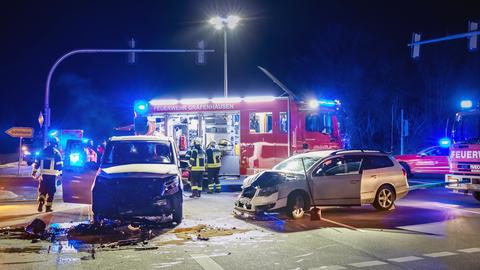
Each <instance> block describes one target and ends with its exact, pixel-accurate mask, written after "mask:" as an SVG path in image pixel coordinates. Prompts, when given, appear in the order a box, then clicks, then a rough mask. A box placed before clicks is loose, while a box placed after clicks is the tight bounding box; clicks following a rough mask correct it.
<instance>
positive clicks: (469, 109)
mask: <svg viewBox="0 0 480 270" xmlns="http://www.w3.org/2000/svg"><path fill="white" fill-rule="evenodd" d="M461 107H462V109H463V110H462V111H460V112H458V113H457V114H456V116H455V121H454V125H453V129H452V145H451V146H450V158H449V163H450V173H449V174H447V175H445V181H446V183H447V186H446V187H447V188H449V189H451V190H453V191H455V192H463V193H466V194H467V193H471V194H472V195H473V197H475V199H477V200H478V201H480V108H479V107H478V106H477V107H476V108H474V107H473V106H472V101H470V100H466V101H462V102H461Z"/></svg>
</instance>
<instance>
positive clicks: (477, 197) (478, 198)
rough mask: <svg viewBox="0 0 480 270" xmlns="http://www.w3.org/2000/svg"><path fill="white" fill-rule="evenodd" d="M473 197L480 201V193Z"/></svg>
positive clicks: (477, 192)
mask: <svg viewBox="0 0 480 270" xmlns="http://www.w3.org/2000/svg"><path fill="white" fill-rule="evenodd" d="M473 197H474V198H475V199H477V201H480V191H476V192H473Z"/></svg>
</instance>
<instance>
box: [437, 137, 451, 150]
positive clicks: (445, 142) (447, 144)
mask: <svg viewBox="0 0 480 270" xmlns="http://www.w3.org/2000/svg"><path fill="white" fill-rule="evenodd" d="M438 144H439V145H440V147H443V148H448V147H450V145H451V144H452V141H451V140H450V138H441V139H440V140H439V141H438Z"/></svg>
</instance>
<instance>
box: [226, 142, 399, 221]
mask: <svg viewBox="0 0 480 270" xmlns="http://www.w3.org/2000/svg"><path fill="white" fill-rule="evenodd" d="M305 171H306V175H305ZM306 179H308V182H307V181H306ZM407 192H408V182H407V178H406V173H405V171H404V170H403V168H402V167H401V165H400V164H399V163H398V162H397V161H396V160H395V159H394V158H393V157H391V156H388V155H387V154H384V153H382V152H379V151H368V150H339V151H316V152H310V153H304V154H299V155H295V156H293V157H290V158H288V159H286V160H284V161H283V162H281V163H279V164H278V165H276V166H275V167H273V168H272V170H267V171H263V172H260V173H258V174H255V175H252V176H250V177H248V178H246V179H245V181H244V183H243V186H242V193H241V194H240V195H239V197H238V199H237V200H236V202H235V207H234V213H235V214H237V215H241V216H251V215H255V214H258V213H261V212H269V211H278V210H284V211H285V212H286V213H287V214H288V215H289V216H290V217H291V218H295V219H296V218H302V217H303V216H304V213H305V212H306V211H308V210H309V209H310V207H311V206H312V205H317V206H352V205H362V204H372V205H373V206H374V207H375V208H376V209H377V210H389V209H391V208H392V207H393V205H394V202H395V200H396V199H399V198H402V197H404V196H405V195H406V194H407Z"/></svg>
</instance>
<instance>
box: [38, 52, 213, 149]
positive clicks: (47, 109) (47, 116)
mask: <svg viewBox="0 0 480 270" xmlns="http://www.w3.org/2000/svg"><path fill="white" fill-rule="evenodd" d="M210 52H215V50H205V49H197V50H195V49H192V50H182V49H171V50H166V49H81V50H73V51H70V52H68V53H66V54H64V55H62V57H60V58H58V59H57V61H56V62H55V63H54V64H53V66H52V67H51V68H50V71H49V72H48V77H47V83H46V85H45V103H44V113H45V123H44V124H45V125H44V127H43V128H44V130H43V145H44V146H46V145H47V138H48V128H49V127H50V121H51V113H50V83H51V81H52V76H53V72H55V70H56V69H57V67H58V65H60V63H62V62H63V60H65V59H66V58H68V57H70V56H72V55H76V54H94V53H198V54H199V55H200V54H204V53H210Z"/></svg>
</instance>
